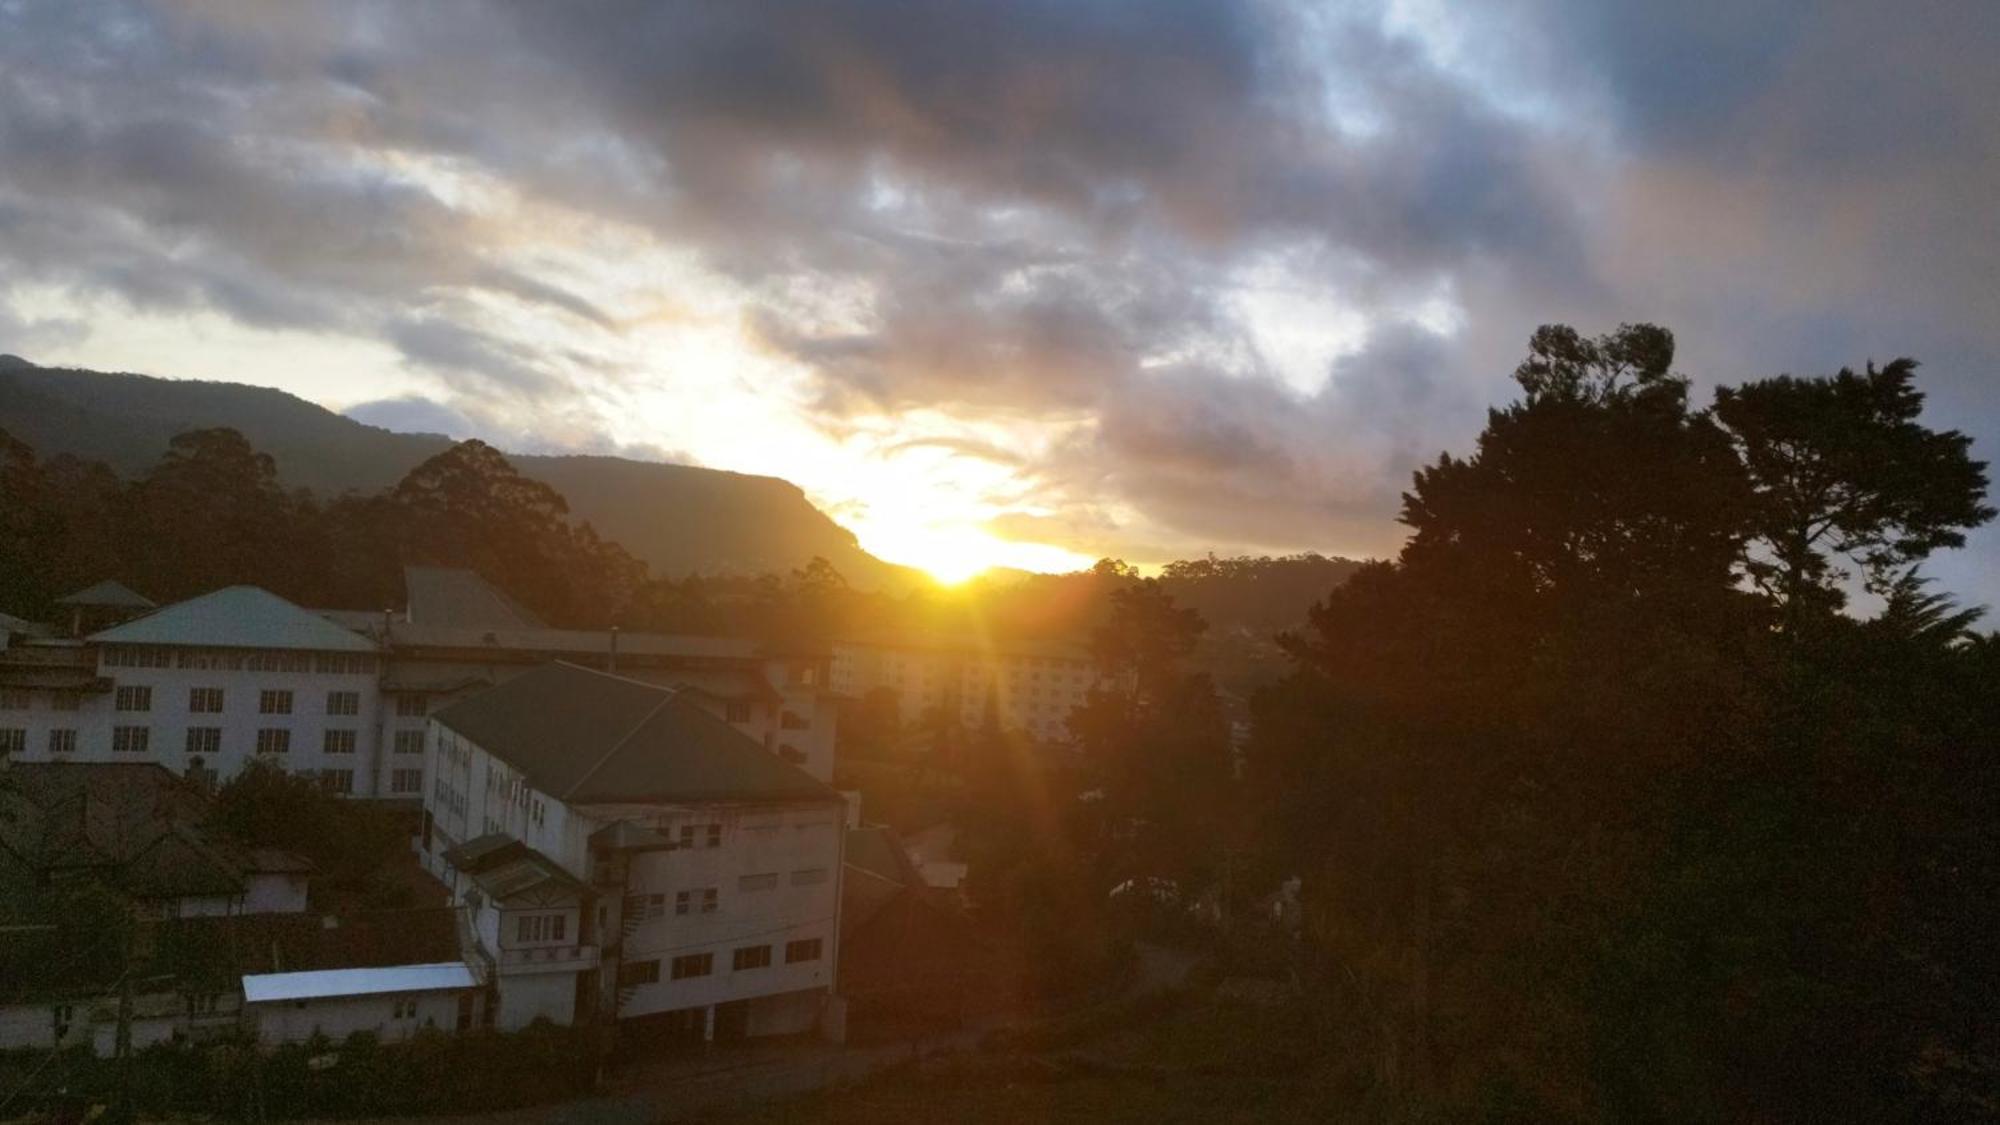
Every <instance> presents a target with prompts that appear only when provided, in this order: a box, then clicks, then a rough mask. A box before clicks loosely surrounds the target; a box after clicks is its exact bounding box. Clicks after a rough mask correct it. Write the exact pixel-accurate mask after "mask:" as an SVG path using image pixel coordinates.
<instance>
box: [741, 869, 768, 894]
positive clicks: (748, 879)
mask: <svg viewBox="0 0 2000 1125" xmlns="http://www.w3.org/2000/svg"><path fill="white" fill-rule="evenodd" d="M777 885H778V873H777V872H775V871H773V872H771V873H770V874H768V875H745V876H743V877H742V878H741V879H738V880H736V889H737V890H739V891H768V890H770V889H771V888H773V887H775V886H777Z"/></svg>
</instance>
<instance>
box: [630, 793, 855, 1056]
mask: <svg viewBox="0 0 2000 1125" xmlns="http://www.w3.org/2000/svg"><path fill="white" fill-rule="evenodd" d="M844 810H845V805H844V804H843V803H839V802H829V803H827V804H824V805H813V806H804V807H797V806H795V807H790V808H787V807H784V806H768V805H767V806H755V805H745V806H733V807H722V806H709V807H705V808H695V809H685V810H681V811H678V812H676V813H674V814H672V815H670V816H668V817H666V818H664V819H665V823H664V824H663V825H662V829H663V831H665V832H667V833H668V835H669V836H670V837H674V838H678V832H679V828H680V825H682V824H690V825H695V826H697V828H698V831H697V838H704V837H705V828H706V825H708V824H710V823H720V824H721V825H722V826H723V836H722V844H721V846H719V847H714V848H709V847H695V848H689V849H675V850H674V851H670V852H655V853H648V854H642V855H639V856H636V857H634V859H633V862H632V873H631V878H630V883H629V886H628V888H627V890H628V893H630V894H632V895H642V896H647V897H648V898H650V896H651V895H655V894H658V895H661V896H662V901H663V904H664V910H663V913H662V916H661V917H658V918H655V919H651V920H649V921H646V922H643V923H641V924H640V925H639V926H638V927H637V928H636V929H634V930H633V931H632V933H631V934H630V935H628V936H627V937H626V938H625V939H624V947H623V951H622V960H623V962H624V963H625V964H626V965H631V964H634V963H637V962H642V961H649V960H658V961H659V962H660V979H659V981H658V982H657V983H653V984H643V985H637V986H635V987H633V988H632V989H631V990H630V991H629V995H628V996H627V998H626V1000H625V1002H624V1004H623V1006H622V1008H621V1009H620V1015H621V1016H625V1017H632V1016H642V1015H649V1014H652V1013H656V1012H667V1011H673V1010H675V1009H679V1008H694V1007H705V1006H708V1005H713V1004H722V1003H727V1002H729V1001H732V1000H746V999H750V998H753V997H758V996H770V995H776V994H780V993H790V992H799V991H804V990H811V989H821V988H831V987H832V986H833V983H834V966H835V965H836V963H837V962H838V958H839V949H838V931H839V925H838V915H839V902H840V873H841V849H842V845H843V843H844V838H845V833H844V832H843V831H842V829H841V822H842V818H843V813H844ZM815 872H824V873H825V875H824V878H820V879H817V881H812V882H806V881H803V880H804V879H807V878H813V876H812V875H811V874H810V873H815ZM770 876H775V877H776V878H775V880H769V877H770ZM766 881H773V882H775V885H774V886H769V887H765V886H763V883H764V882H766ZM709 888H714V889H715V891H716V909H715V910H714V911H713V912H703V911H702V909H701V903H702V902H703V893H702V892H704V891H706V890H707V889H709ZM682 891H687V892H689V895H690V911H689V913H687V914H679V913H676V905H677V896H678V895H679V893H680V892H682ZM623 905H624V904H623V901H622V900H621V902H620V903H618V904H616V905H615V906H614V908H613V910H612V914H613V916H614V917H613V920H612V923H611V924H612V925H614V926H616V925H619V924H620V920H619V919H618V918H617V917H616V915H617V913H618V911H619V910H620V909H622V908H623ZM811 938H817V939H819V941H820V957H819V958H818V959H817V960H814V961H804V962H800V963H797V964H787V963H786V961H785V947H786V945H787V943H789V942H793V941H800V940H805V939H811ZM754 946H768V947H770V951H771V959H770V964H769V965H768V966H766V967H762V968H754V969H743V970H737V969H735V968H734V967H733V964H734V954H735V951H736V950H737V949H739V948H744V947H754ZM701 953H707V954H709V955H710V956H711V959H712V964H711V969H710V972H709V974H708V975H706V976H700V977H689V978H684V979H682V980H674V979H673V960H674V958H676V957H680V956H686V955H690V954H701Z"/></svg>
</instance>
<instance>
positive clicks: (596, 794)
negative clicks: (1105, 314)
mask: <svg viewBox="0 0 2000 1125" xmlns="http://www.w3.org/2000/svg"><path fill="white" fill-rule="evenodd" d="M435 718H436V719H437V722H438V723H439V724H440V725H442V726H445V727H449V728H451V729H452V730H454V731H456V732H458V733H459V734H460V735H461V736H463V737H465V738H468V739H471V740H472V741H473V743H475V744H476V745H478V746H479V747H480V749H482V750H485V751H486V752H487V753H489V754H492V755H494V756H495V757H498V758H499V759H501V760H502V761H504V762H506V763H507V764H508V765H510V766H513V767H514V768H515V769H518V770H520V771H521V772H522V773H523V774H525V775H527V778H528V783H529V784H530V785H533V786H534V787H535V788H536V789H539V790H541V791H542V792H544V793H548V794H550V795H552V796H554V797H556V798H558V799H559V800H563V801H570V802H584V803H587V802H598V801H670V802H700V801H838V800H840V795H839V794H838V793H836V792H834V791H833V790H832V789H831V788H828V787H827V786H826V785H824V784H822V783H821V782H820V781H819V780H818V779H816V778H814V777H813V776H812V775H811V774H809V773H807V772H805V771H804V770H802V769H800V768H798V767H797V766H794V765H792V764H791V763H789V762H786V761H784V760H783V759H781V758H779V757H778V756H777V755H775V754H773V753H771V752H770V751H768V750H766V749H764V747H763V746H761V745H759V744H758V743H757V742H756V740H754V739H752V738H750V737H749V736H748V735H746V734H744V733H743V732H742V731H739V730H737V729H736V728H735V727H732V726H730V725H729V724H728V723H726V722H724V721H722V720H721V719H719V718H717V717H716V716H714V715H712V714H710V713H708V712H707V711H706V710H703V709H702V708H701V707H700V706H699V705H697V704H695V703H694V702H692V701H691V700H689V699H686V698H684V697H683V694H682V692H681V691H680V690H679V689H675V688H663V687H658V686H656V685H653V684H648V683H641V682H639V681H638V680H628V679H626V678H624V677H623V676H613V675H609V674H607V673H604V672H597V671H593V670H591V669H589V668H579V667H577V666H576V665H574V664H563V663H555V664H544V665H542V666H541V667H539V668H536V669H535V670H533V671H531V672H523V673H522V674H521V675H519V676H516V677H514V678H513V679H511V680H508V681H506V682H505V683H502V684H500V685H498V686H496V687H493V688H489V689H487V690H486V691H483V692H480V693H479V694H477V695H473V696H468V697H466V698H465V699H461V700H459V701H458V702H456V703H453V704H451V705H450V706H449V707H446V708H444V709H443V710H441V711H439V712H438V713H437V715H436V716H435Z"/></svg>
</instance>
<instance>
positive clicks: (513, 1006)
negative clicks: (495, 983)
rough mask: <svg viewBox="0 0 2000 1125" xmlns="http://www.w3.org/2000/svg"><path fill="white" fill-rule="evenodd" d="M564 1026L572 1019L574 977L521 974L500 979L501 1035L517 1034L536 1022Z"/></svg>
mask: <svg viewBox="0 0 2000 1125" xmlns="http://www.w3.org/2000/svg"><path fill="white" fill-rule="evenodd" d="M538 1017H539V1018H544V1019H548V1020H550V1021H551V1022H554V1023H557V1024H561V1025H564V1026H567V1025H568V1024H569V1023H570V1022H571V1021H572V1020H574V1019H575V1018H576V974H575V973H521V974H514V975H508V976H503V977H501V978H500V1014H499V1018H498V1021H497V1022H498V1024H499V1027H500V1030H502V1031H519V1030H521V1029H522V1028H524V1027H526V1026H528V1025H529V1024H531V1023H533V1022H535V1020H536V1019H537V1018H538Z"/></svg>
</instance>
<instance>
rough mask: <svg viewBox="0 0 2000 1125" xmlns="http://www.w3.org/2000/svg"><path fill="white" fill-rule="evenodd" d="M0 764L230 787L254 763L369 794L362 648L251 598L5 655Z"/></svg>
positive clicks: (224, 593) (375, 673)
mask: <svg viewBox="0 0 2000 1125" xmlns="http://www.w3.org/2000/svg"><path fill="white" fill-rule="evenodd" d="M6 655H7V657H8V659H6V660H4V661H0V665H4V668H5V673H6V674H4V675H0V751H4V752H6V753H7V754H8V755H9V756H10V757H13V758H15V759H17V760H20V761H30V762H32V761H70V762H154V763H158V764H160V765H163V766H165V767H167V768H168V769H170V770H172V771H174V772H175V773H178V774H185V775H188V776H193V777H204V776H206V777H211V778H212V777H216V776H223V777H228V776H233V775H234V774H236V773H237V772H238V771H240V770H241V769H242V768H243V766H244V765H245V764H246V763H248V762H249V761H251V760H252V759H253V758H254V759H260V760H263V761H267V762H271V763H273V764H276V765H279V766H281V767H282V768H284V769H285V770H287V771H289V772H292V773H307V774H311V775H313V776H316V777H319V778H321V779H322V780H324V781H325V782H326V784H327V785H328V786H329V787H331V788H333V789H334V790H335V791H337V792H342V793H355V792H361V793H368V792H371V791H372V790H371V788H370V785H369V779H371V778H372V777H373V776H374V770H375V763H376V762H377V761H378V759H379V758H380V756H381V750H382V748H381V746H380V745H379V742H378V737H377V733H376V730H375V727H374V720H375V715H376V713H377V710H378V706H377V699H378V695H379V692H378V684H379V678H380V671H381V661H380V657H379V654H378V652H377V649H376V646H375V644H374V642H372V641H370V640H368V639H367V638H365V637H362V636H359V635H357V634H355V633H353V632H352V631H350V630H347V629H343V628H341V627H340V626H338V625H335V624H333V623H332V622H330V621H327V620H326V619H325V618H322V617H320V616H319V615H317V614H314V613H311V612H308V611H306V610H303V609H300V608H299V607H298V606H295V605H293V604H292V603H290V602H288V601H286V600H284V599H283V598H280V597H278V596H277V595H276V594H272V593H269V592H268V591H265V590H260V589H258V588H256V587H254V586H231V587H228V588H226V589H222V590H217V591H214V592H213V593H209V594H204V595H202V596H201V597H198V598H190V599H189V600H187V601H184V602H177V603H175V604H173V605H170V606H166V607H165V608H162V609H158V610H154V611H153V612H151V613H148V614H146V615H145V616H142V617H139V618H136V619H134V620H131V621H127V622H125V623H123V624H120V625H114V626H112V627H111V628H109V629H105V630H103V631H101V632H97V633H93V634H91V635H90V636H89V637H88V638H86V639H85V640H84V641H82V642H79V641H74V640H71V641H66V642H64V641H49V642H40V643H31V644H25V645H21V646H19V647H18V648H17V647H15V646H10V647H9V649H8V651H7V654H6Z"/></svg>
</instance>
